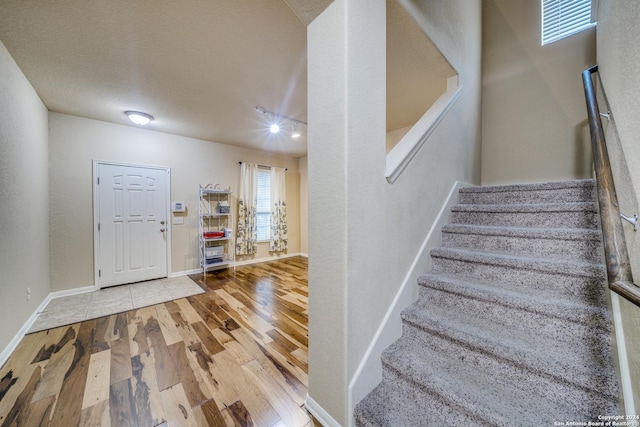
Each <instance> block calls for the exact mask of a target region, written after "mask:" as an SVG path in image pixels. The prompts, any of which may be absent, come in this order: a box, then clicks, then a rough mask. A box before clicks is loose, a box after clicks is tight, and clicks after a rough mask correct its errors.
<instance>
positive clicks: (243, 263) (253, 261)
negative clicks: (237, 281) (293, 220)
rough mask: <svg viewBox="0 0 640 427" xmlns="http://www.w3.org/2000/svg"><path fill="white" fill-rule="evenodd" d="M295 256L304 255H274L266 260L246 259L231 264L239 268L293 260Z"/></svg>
mask: <svg viewBox="0 0 640 427" xmlns="http://www.w3.org/2000/svg"><path fill="white" fill-rule="evenodd" d="M294 256H303V255H302V254H301V253H300V252H296V253H291V254H282V255H274V256H270V257H266V258H257V259H246V260H243V261H236V262H234V263H233V264H231V267H239V266H241V265H249V264H258V263H260V262H267V261H277V260H279V259H284V258H292V257H294Z"/></svg>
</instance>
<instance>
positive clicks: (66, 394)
mask: <svg viewBox="0 0 640 427" xmlns="http://www.w3.org/2000/svg"><path fill="white" fill-rule="evenodd" d="M192 278H193V279H194V280H195V281H196V282H198V283H199V284H200V285H201V286H202V287H203V288H204V289H205V290H206V291H207V292H205V293H204V294H201V295H196V296H192V297H188V298H184V299H180V300H175V301H169V302H166V303H163V304H158V305H154V306H150V307H144V308H141V309H137V310H132V311H127V312H124V313H119V314H114V315H111V316H106V317H101V318H98V319H94V320H89V321H84V322H81V323H76V324H73V325H69V326H64V327H60V328H55V329H49V330H46V331H42V332H36V333H33V334H30V335H27V336H26V337H25V338H24V339H23V340H22V342H21V343H20V345H19V346H18V348H17V349H16V350H15V352H14V353H13V354H12V355H11V357H10V358H9V360H8V361H7V363H5V365H4V366H2V368H0V427H5V426H49V425H50V426H64V427H69V426H108V425H112V426H158V425H160V426H268V427H272V426H274V427H275V426H278V427H279V426H294V427H301V426H307V425H313V423H312V420H311V417H310V415H309V414H308V413H307V412H306V410H305V409H304V399H305V396H306V393H307V384H308V383H307V372H308V368H307V358H308V334H307V324H308V321H307V320H308V311H307V307H308V304H307V303H308V300H307V298H308V288H307V260H306V259H305V258H302V257H294V258H286V259H284V260H280V261H273V262H266V263H261V264H253V265H248V266H242V267H237V268H236V269H235V270H234V269H228V270H222V271H217V272H212V273H211V274H209V273H207V278H206V282H204V281H203V279H202V275H195V276H192Z"/></svg>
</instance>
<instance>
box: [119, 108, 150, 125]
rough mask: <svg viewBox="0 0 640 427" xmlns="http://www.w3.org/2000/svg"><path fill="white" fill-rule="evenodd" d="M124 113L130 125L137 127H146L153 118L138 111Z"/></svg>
mask: <svg viewBox="0 0 640 427" xmlns="http://www.w3.org/2000/svg"><path fill="white" fill-rule="evenodd" d="M124 113H125V114H126V115H127V117H129V120H131V122H132V123H134V124H136V125H139V126H145V125H148V124H149V122H151V121H152V120H153V116H151V115H149V114H147V113H141V112H140V111H125V112H124Z"/></svg>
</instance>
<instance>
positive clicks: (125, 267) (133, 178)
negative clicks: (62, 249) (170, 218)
mask: <svg viewBox="0 0 640 427" xmlns="http://www.w3.org/2000/svg"><path fill="white" fill-rule="evenodd" d="M94 170H95V173H96V177H95V193H94V209H95V210H94V215H97V217H96V218H95V219H94V221H95V222H96V227H95V233H96V239H97V241H96V244H95V248H96V251H97V254H96V257H95V259H96V270H97V271H96V285H97V287H98V288H104V287H107V286H114V285H121V284H124V283H133V282H139V281H142V280H150V279H157V278H161V277H167V235H168V231H167V210H168V203H167V201H168V195H167V192H168V182H169V179H168V178H169V170H168V169H165V168H153V167H144V166H129V165H118V164H110V163H98V162H96V163H95V166H94Z"/></svg>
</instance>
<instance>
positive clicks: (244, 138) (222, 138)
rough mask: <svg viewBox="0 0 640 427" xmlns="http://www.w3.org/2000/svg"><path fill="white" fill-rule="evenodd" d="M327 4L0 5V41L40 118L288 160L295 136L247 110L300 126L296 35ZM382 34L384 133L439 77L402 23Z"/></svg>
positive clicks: (301, 68) (303, 112) (19, 1)
mask: <svg viewBox="0 0 640 427" xmlns="http://www.w3.org/2000/svg"><path fill="white" fill-rule="evenodd" d="M331 1H332V0H314V1H309V0H241V1H238V0H232V1H229V0H199V1H189V2H175V1H162V2H148V1H130V0H127V1H124V0H109V1H82V0H57V1H55V2H53V1H42V0H0V41H2V43H4V45H5V46H6V48H7V50H8V51H9V52H10V53H11V55H12V56H13V58H14V60H15V61H16V63H17V64H18V66H19V67H20V69H21V70H22V71H23V73H24V74H25V76H26V77H27V79H28V80H29V81H30V82H31V84H32V85H33V87H34V88H35V90H36V92H37V93H38V94H39V95H40V98H41V99H42V101H43V102H44V104H45V105H46V106H47V108H48V109H49V110H50V111H56V112H61V113H66V114H72V115H76V116H81V117H87V118H91V119H97V120H103V121H107V122H112V123H119V124H123V125H131V123H130V122H129V121H128V119H127V118H126V116H125V115H124V111H126V110H137V111H142V112H145V113H148V114H151V115H153V116H154V117H155V120H154V121H153V122H151V124H149V125H148V126H147V128H148V129H151V130H156V131H161V132H166V133H171V134H177V135H183V136H189V137H193V138H198V139H203V140H208V141H215V142H219V143H224V144H232V145H239V146H245V147H250V148H256V149H260V150H267V151H272V152H276V153H284V154H288V155H292V156H295V157H300V156H304V155H306V152H307V141H306V127H305V126H302V127H301V130H302V136H301V137H300V138H298V139H292V138H291V137H290V135H289V133H290V130H291V129H290V128H289V129H284V131H283V132H280V134H277V135H273V134H270V133H269V131H268V129H267V124H268V123H266V121H267V119H268V117H266V116H265V115H264V114H260V113H258V112H256V111H255V107H256V106H262V107H264V108H266V109H267V110H270V111H273V112H276V113H278V114H281V115H285V116H288V117H291V118H293V119H296V120H300V121H304V122H306V121H307V60H306V26H305V25H306V24H308V23H309V22H311V21H312V20H313V19H314V18H315V17H316V16H317V15H318V14H319V13H321V12H322V11H323V10H324V8H326V6H327V5H328V4H330V2H331ZM390 1H393V0H390ZM393 3H394V4H395V1H393ZM390 11H391V12H392V13H394V14H395V13H396V12H393V11H398V13H401V11H400V8H399V7H397V5H395V6H393V7H390ZM389 24H390V25H396V26H400V27H401V28H400V29H399V30H400V32H399V33H398V32H397V31H396V33H397V34H398V36H397V37H396V38H395V39H394V40H397V41H394V42H393V43H394V44H398V46H395V47H394V46H391V47H388V49H389V50H388V52H389V60H391V61H393V63H394V64H396V65H395V66H392V67H388V72H389V76H388V79H389V84H388V85H389V88H388V90H387V94H388V96H389V99H390V102H391V104H390V105H389V107H390V115H388V129H390V130H391V128H393V127H394V126H395V128H398V127H401V126H399V124H398V123H400V122H402V123H404V122H406V121H407V119H406V117H407V116H408V115H411V114H413V115H414V116H416V115H417V117H419V116H420V115H421V113H422V112H424V106H423V104H425V102H426V103H427V104H428V105H431V104H430V103H432V102H433V101H434V100H435V98H434V99H433V100H428V101H425V97H427V98H429V97H433V96H432V95H428V94H426V92H425V90H426V84H425V83H426V82H429V81H437V80H438V81H440V80H441V79H442V78H445V79H446V77H448V76H445V74H447V73H448V74H449V75H450V74H451V73H450V70H451V69H450V67H449V68H448V69H447V67H448V64H446V60H444V58H442V57H441V56H440V57H439V59H438V58H435V59H434V52H435V55H436V56H438V55H439V53H438V51H437V49H435V48H434V47H433V45H431V43H430V41H428V39H427V38H426V37H425V36H424V34H422V33H421V32H417V33H416V32H415V28H417V26H415V23H413V25H414V27H415V28H414V30H413V31H409V28H408V27H407V25H408V23H407V19H406V16H405V17H402V18H397V17H396V18H394V17H390V18H389ZM388 34H392V33H388ZM407 38H414V39H416V38H417V39H419V40H418V42H419V44H420V46H423V47H419V48H416V45H415V44H412V43H407V42H406V41H407ZM425 40H426V42H425ZM425 43H426V44H425ZM405 45H406V46H407V47H406V48H404V47H403V46H405ZM429 45H430V47H429ZM424 46H427V47H426V48H424ZM425 49H426V50H425ZM403 61H405V62H406V61H408V63H412V64H413V66H411V67H407V66H402V65H399V64H402V63H403ZM438 61H439V63H442V62H443V61H444V64H446V66H437V65H436V66H434V65H433V64H434V63H436V64H437V63H438ZM429 70H431V71H429ZM402 73H404V74H405V75H404V76H402ZM434 73H435V74H434ZM408 81H409V82H411V81H414V82H416V83H419V85H418V86H420V87H423V88H425V89H424V90H415V89H416V87H417V85H416V84H411V83H410V84H407V82H408ZM394 82H395V83H394ZM438 90H439V89H436V91H435V92H434V93H436V98H437V95H438V94H439V93H440V92H438ZM427 92H428V91H427ZM403 97H407V99H405V101H402V98H403ZM409 98H412V99H413V101H412V100H410V99H409ZM418 98H419V99H418ZM402 104H404V105H405V109H404V111H403V112H402V113H400V114H399V115H398V114H396V116H395V118H394V117H393V115H392V114H391V113H392V112H393V111H396V110H398V109H399V108H400V107H395V105H402ZM409 104H410V105H418V107H412V108H413V109H414V110H415V108H417V109H418V110H420V109H422V111H418V110H416V111H417V113H416V111H414V112H413V113H411V112H409V111H407V109H406V105H409ZM391 110H393V111H391ZM390 120H392V121H393V123H391V122H390ZM131 126H133V125H131ZM389 126H390V127H389Z"/></svg>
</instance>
